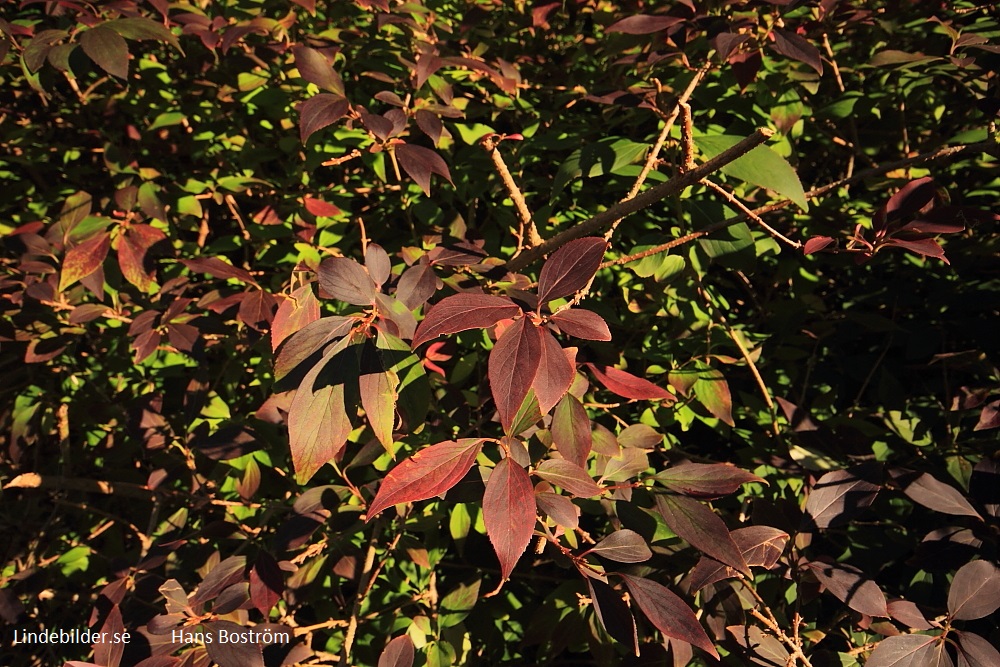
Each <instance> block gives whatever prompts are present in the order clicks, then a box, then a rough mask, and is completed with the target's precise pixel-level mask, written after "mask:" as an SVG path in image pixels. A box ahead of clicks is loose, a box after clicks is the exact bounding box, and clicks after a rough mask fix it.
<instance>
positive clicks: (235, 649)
mask: <svg viewBox="0 0 1000 667" xmlns="http://www.w3.org/2000/svg"><path fill="white" fill-rule="evenodd" d="M247 629H248V628H245V627H243V626H241V625H237V624H236V623H233V622H231V621H212V622H211V623H205V634H206V635H207V637H206V639H205V649H206V650H207V651H208V655H209V657H210V658H212V660H214V661H215V662H216V664H218V666H219V667H264V655H263V648H262V647H261V645H260V644H257V643H252V642H242V641H231V640H230V641H226V642H223V641H222V637H221V636H220V634H219V633H220V632H221V631H224V632H226V633H227V639H228V638H229V636H231V635H233V634H235V635H236V636H237V637H239V636H240V635H241V634H243V633H244V632H246V631H247ZM210 640H211V641H210Z"/></svg>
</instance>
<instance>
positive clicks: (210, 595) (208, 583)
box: [191, 556, 247, 606]
mask: <svg viewBox="0 0 1000 667" xmlns="http://www.w3.org/2000/svg"><path fill="white" fill-rule="evenodd" d="M246 566H247V559H246V556H230V557H229V558H226V559H225V560H223V561H222V562H220V563H219V564H218V565H216V566H215V567H213V568H212V570H211V571H210V572H209V573H208V574H207V575H205V579H204V580H203V581H202V582H201V584H200V585H199V586H198V590H197V591H195V593H194V595H193V596H191V605H192V606H194V605H198V604H202V603H204V602H208V601H209V600H213V599H215V596H217V595H218V594H219V593H221V592H222V590H223V589H225V588H229V587H230V586H232V585H233V584H235V583H237V582H239V581H242V580H243V573H244V571H245V570H246Z"/></svg>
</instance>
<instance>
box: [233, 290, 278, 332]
mask: <svg viewBox="0 0 1000 667" xmlns="http://www.w3.org/2000/svg"><path fill="white" fill-rule="evenodd" d="M277 305H278V302H277V301H276V300H275V298H274V295H273V294H271V293H270V292H268V291H266V290H262V289H255V290H250V291H249V292H247V293H246V294H244V296H243V300H242V301H241V302H240V309H239V311H238V312H237V314H236V317H237V319H239V321H240V322H243V323H244V324H246V325H248V326H251V327H254V328H255V329H256V328H257V324H259V323H261V322H264V323H265V324H268V323H270V322H271V320H272V319H273V318H274V310H275V308H276V307H277Z"/></svg>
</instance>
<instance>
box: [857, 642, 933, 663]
mask: <svg viewBox="0 0 1000 667" xmlns="http://www.w3.org/2000/svg"><path fill="white" fill-rule="evenodd" d="M937 641H938V638H937V637H930V636H927V635H898V636H896V637H888V638H886V639H883V640H882V641H880V642H879V643H878V646H876V647H875V650H874V651H872V654H871V655H870V656H868V660H867V661H866V662H865V667H927V666H928V665H931V664H937V663H932V662H931V660H932V659H933V656H934V651H935V645H936V643H937Z"/></svg>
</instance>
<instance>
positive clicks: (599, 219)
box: [506, 127, 774, 272]
mask: <svg viewBox="0 0 1000 667" xmlns="http://www.w3.org/2000/svg"><path fill="white" fill-rule="evenodd" d="M773 135H774V131H773V130H770V129H768V128H765V127H762V128H758V129H757V130H756V131H755V132H754V133H753V134H751V135H750V136H748V137H746V138H744V139H742V140H740V141H739V142H738V143H737V144H736V145H735V146H732V147H730V148H728V149H726V150H724V151H723V152H721V153H719V154H718V155H716V156H715V157H714V158H712V159H711V160H708V161H707V162H705V163H703V164H701V165H699V166H697V167H695V168H694V169H692V170H691V171H688V172H684V173H683V174H678V175H676V176H674V177H673V178H671V179H670V180H669V181H667V182H666V183H661V184H659V185H657V186H656V187H654V188H651V189H649V190H646V191H645V192H643V193H642V194H640V195H637V196H636V197H635V198H633V199H629V200H627V201H622V202H618V203H617V204H615V205H614V206H611V207H610V208H608V209H607V210H606V211H602V212H600V213H598V214H597V215H595V216H593V217H592V218H589V219H587V220H584V221H583V222H581V223H579V224H577V225H575V226H573V227H570V228H569V229H567V230H565V231H563V232H560V233H559V234H556V235H555V236H553V237H552V238H550V239H548V240H546V241H545V242H543V243H542V244H541V245H538V246H535V247H534V248H531V249H530V250H527V251H525V252H523V253H521V254H520V255H519V256H517V257H515V258H513V259H511V260H510V261H509V262H507V267H506V268H507V270H508V271H514V272H516V271H519V270H521V269H523V268H524V267H526V266H528V265H530V264H531V263H532V262H535V261H537V260H539V259H541V258H542V257H543V256H544V255H546V254H548V253H550V252H552V251H553V250H555V249H556V248H560V247H562V246H564V245H565V244H567V243H569V242H570V241H573V240H574V239H579V238H583V237H584V236H587V235H589V234H593V233H594V232H597V231H599V230H601V229H604V228H605V227H607V226H608V225H610V224H613V223H614V222H615V221H616V220H618V219H620V218H624V217H625V216H627V215H629V214H631V213H635V212H636V211H641V210H642V209H644V208H647V207H648V206H651V205H652V204H655V203H656V202H658V201H660V200H661V199H665V198H667V197H670V196H671V195H675V194H677V193H678V192H682V191H683V190H684V188H687V187H689V186H691V185H694V184H695V183H697V182H698V181H700V180H701V179H703V178H705V177H706V176H708V175H709V174H713V173H715V172H716V171H718V170H720V169H722V168H723V167H725V166H726V165H727V164H729V163H730V162H733V161H734V160H737V159H739V158H740V157H742V156H743V155H746V154H747V153H749V152H750V151H751V150H753V149H754V148H756V147H757V146H760V145H761V144H762V143H764V142H765V141H767V140H768V139H769V138H770V137H771V136H773Z"/></svg>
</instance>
